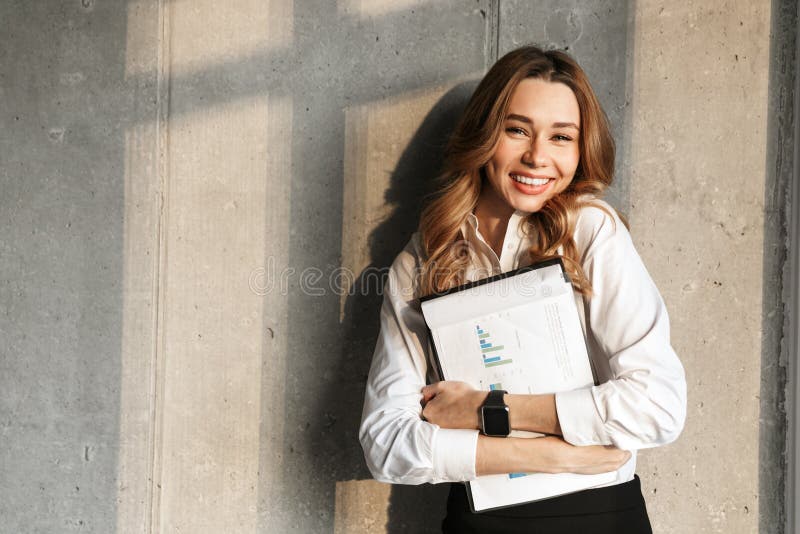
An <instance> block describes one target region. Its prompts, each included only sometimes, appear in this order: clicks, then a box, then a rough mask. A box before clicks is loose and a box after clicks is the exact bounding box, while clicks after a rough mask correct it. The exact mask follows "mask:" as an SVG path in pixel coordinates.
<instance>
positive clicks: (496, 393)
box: [483, 389, 508, 406]
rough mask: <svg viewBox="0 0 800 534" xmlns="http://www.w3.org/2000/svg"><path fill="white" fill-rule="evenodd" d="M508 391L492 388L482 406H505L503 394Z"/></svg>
mask: <svg viewBox="0 0 800 534" xmlns="http://www.w3.org/2000/svg"><path fill="white" fill-rule="evenodd" d="M506 393H508V392H507V391H506V390H504V389H493V390H491V391H490V392H489V394H488V395H486V400H484V401H483V406H505V405H506V403H505V402H503V395H505V394H506Z"/></svg>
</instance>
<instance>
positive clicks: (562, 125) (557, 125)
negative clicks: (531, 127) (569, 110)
mask: <svg viewBox="0 0 800 534" xmlns="http://www.w3.org/2000/svg"><path fill="white" fill-rule="evenodd" d="M506 119H508V120H515V121H519V122H524V123H525V124H533V121H532V120H531V119H529V118H528V117H526V116H525V115H517V114H516V113H512V114H510V115H509V116H508V117H506ZM552 128H574V129H576V130H578V131H580V128H578V125H577V124H575V123H574V122H554V123H553V124H552Z"/></svg>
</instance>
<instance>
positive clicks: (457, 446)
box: [360, 47, 686, 533]
mask: <svg viewBox="0 0 800 534" xmlns="http://www.w3.org/2000/svg"><path fill="white" fill-rule="evenodd" d="M613 168H614V145H613V140H612V138H611V135H610V133H609V129H608V125H607V120H606V117H605V114H604V113H603V111H602V109H601V108H600V105H599V103H598V101H597V98H596V97H595V95H594V93H593V91H592V89H591V87H590V85H589V82H588V79H587V77H586V75H585V74H584V72H583V71H582V70H581V68H580V67H579V66H578V65H577V63H575V61H574V60H573V59H572V58H570V57H569V56H568V55H567V54H564V53H562V52H558V51H542V50H540V49H538V48H536V47H523V48H520V49H517V50H514V51H512V52H510V53H509V54H507V55H506V56H504V57H503V58H502V59H500V60H499V61H498V62H497V63H496V64H495V65H494V66H493V67H492V69H491V70H490V71H489V72H488V73H487V74H486V76H485V77H484V79H483V80H482V81H481V83H480V84H479V86H478V88H477V89H476V91H475V93H474V94H473V96H472V98H471V100H470V102H469V104H468V105H467V108H466V110H465V112H464V116H463V118H462V120H461V122H460V123H459V124H458V126H457V128H456V129H455V131H454V133H453V135H452V138H451V141H450V144H449V145H448V149H447V153H446V168H445V172H444V174H443V178H442V181H441V184H440V187H439V188H438V192H437V194H436V195H435V196H434V197H433V199H432V200H431V201H430V202H429V204H428V205H427V206H426V208H425V210H424V211H423V214H422V217H421V220H420V226H419V231H418V232H417V233H415V234H414V236H413V237H412V239H411V241H410V242H409V243H408V245H407V246H406V247H405V249H404V250H403V252H401V253H400V255H399V256H398V257H397V259H396V260H395V261H394V263H393V264H392V267H391V269H390V272H389V276H388V279H387V283H386V286H385V293H384V301H383V306H382V308H381V332H380V335H379V338H378V343H377V346H376V348H375V354H374V357H373V362H372V367H371V369H370V374H369V378H368V382H367V391H366V398H365V403H364V412H363V418H362V425H361V431H360V438H361V443H362V446H363V448H364V451H365V456H366V459H367V464H368V466H369V468H370V470H371V472H372V473H373V476H375V478H376V479H378V480H381V481H385V482H393V483H403V484H420V483H423V482H432V483H438V482H460V481H468V480H471V479H474V478H475V477H476V476H480V475H486V474H498V473H511V472H549V473H557V472H574V473H600V472H607V471H613V470H618V477H617V482H615V483H614V484H613V485H610V486H608V487H603V488H597V489H591V490H586V491H582V492H579V493H575V494H571V495H566V496H562V497H556V498H553V499H547V500H544V501H539V502H535V503H530V504H525V505H520V506H516V507H512V508H508V509H502V510H497V511H494V512H491V511H490V512H485V513H478V514H474V513H471V512H470V511H469V508H468V505H467V501H466V494H465V490H464V488H463V485H461V484H453V485H452V487H451V492H450V498H449V500H448V512H447V517H446V518H445V521H444V523H443V528H444V531H445V532H538V531H539V530H537V529H542V531H546V532H574V531H576V530H577V529H578V528H581V527H584V528H586V529H587V532H634V533H638V532H651V529H650V523H649V520H648V517H647V511H646V508H645V505H644V500H643V498H642V494H641V490H640V487H639V479H638V477H636V476H635V474H634V470H635V462H636V453H635V451H636V450H637V449H642V448H647V447H655V446H658V445H663V444H665V443H669V442H671V441H673V440H674V439H675V438H676V437H677V436H678V434H679V433H680V431H681V429H682V428H683V422H684V418H685V413H686V384H685V378H684V374H683V368H682V366H681V364H680V362H679V360H678V358H677V356H676V355H675V353H674V351H673V350H672V348H671V346H670V342H669V323H668V317H667V312H666V309H665V307H664V303H663V301H662V299H661V296H660V295H659V293H658V290H657V289H656V287H655V285H654V284H653V282H652V280H651V278H650V277H649V275H648V274H647V271H646V270H645V268H644V266H643V264H642V262H641V260H640V258H639V256H638V254H637V253H636V251H635V249H634V247H633V243H632V242H631V238H630V235H629V234H628V232H627V229H626V227H625V225H624V224H623V223H622V221H621V220H620V218H619V216H618V215H617V214H616V212H615V211H614V210H613V208H611V207H610V206H609V205H608V204H606V203H605V202H603V201H602V200H600V197H601V195H602V194H603V192H604V190H605V189H606V188H607V187H608V186H609V185H610V183H611V180H612V174H613ZM553 256H560V257H562V259H563V261H564V263H565V266H566V268H567V270H568V271H569V273H570V275H571V278H572V280H573V286H574V290H575V292H576V294H578V295H579V298H578V301H579V302H581V303H582V305H583V308H584V310H583V312H584V315H585V324H584V326H585V333H586V341H587V346H588V347H589V353H590V357H591V358H592V362H593V366H594V368H595V372H596V374H597V377H596V378H597V380H598V382H599V385H598V386H594V387H587V388H584V389H580V390H575V391H568V392H563V393H557V394H555V395H508V394H506V395H504V396H503V400H504V402H505V404H506V405H507V406H508V407H509V416H508V418H509V423H510V426H511V427H512V428H513V429H517V430H530V431H536V432H542V433H546V434H549V435H550V436H548V437H546V438H539V439H519V438H508V437H507V438H502V437H489V436H486V435H483V434H480V433H479V432H478V429H479V428H480V426H479V421H478V415H477V414H478V411H479V409H480V406H481V405H482V404H483V402H484V401H485V400H486V398H487V394H488V392H487V391H477V390H474V389H472V388H471V387H470V386H468V385H466V384H463V383H459V382H447V381H438V377H437V376H435V369H434V366H433V365H431V360H430V348H429V341H428V339H427V332H426V327H425V321H424V319H423V317H422V315H421V313H420V309H419V304H418V300H417V299H418V298H419V297H420V296H422V295H427V294H431V293H434V292H439V291H443V290H446V289H448V288H451V287H454V286H456V285H459V284H462V283H465V282H468V281H472V280H476V279H480V278H484V277H486V276H491V275H495V274H499V273H501V272H506V271H508V270H511V269H515V268H518V267H521V266H524V265H527V264H530V263H534V262H536V261H540V260H543V259H545V258H550V257H553ZM426 383H427V384H429V385H427V386H426Z"/></svg>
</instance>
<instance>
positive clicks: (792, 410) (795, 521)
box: [784, 11, 800, 534]
mask: <svg viewBox="0 0 800 534" xmlns="http://www.w3.org/2000/svg"><path fill="white" fill-rule="evenodd" d="M798 15H799V14H798V13H797V11H795V13H794V18H795V21H794V28H793V29H794V39H795V57H794V62H793V63H792V66H793V69H794V72H793V75H794V95H793V96H794V98H793V101H792V108H793V109H792V115H793V116H792V118H793V127H794V139H793V160H794V161H793V165H792V176H791V181H790V183H789V189H790V194H789V195H788V196H789V202H790V204H789V206H788V207H787V210H788V212H789V214H790V215H789V217H788V223H789V226H788V228H786V248H787V249H788V254H787V256H788V258H787V261H788V262H789V272H788V273H787V276H788V278H789V282H788V286H789V287H788V291H786V293H785V296H786V297H787V298H785V300H784V314H785V315H786V318H785V320H784V343H785V345H786V346H787V347H788V355H787V356H788V358H787V365H788V367H789V370H790V372H789V373H787V381H786V382H787V383H786V393H785V395H786V400H787V402H786V406H787V412H788V413H787V418H786V419H787V429H786V467H787V469H786V471H787V472H786V483H785V486H786V487H785V492H786V493H785V504H784V508H785V512H784V513H785V515H786V525H785V529H786V534H800V514H798V511H797V506H798V504H800V499H798V488H800V469H798V459H800V440H798V437H800V435H799V434H798V429H797V426H798V422H800V344H799V343H798V335H800V317H798V311H800V250H799V247H798V233H800V158H798V152H800V113H798V110H800V16H798Z"/></svg>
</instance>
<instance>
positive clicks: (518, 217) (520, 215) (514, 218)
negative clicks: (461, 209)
mask: <svg viewBox="0 0 800 534" xmlns="http://www.w3.org/2000/svg"><path fill="white" fill-rule="evenodd" d="M528 215H530V213H529V212H527V211H522V210H514V213H512V214H511V217H510V218H509V219H508V224H509V225H516V227H517V229H518V232H520V236H521V235H522V233H521V232H522V228H520V222H521V221H522V220H523V219H524V218H525V217H527V216H528ZM465 225H468V226H469V228H470V229H471V230H472V232H474V233H477V232H478V217H476V216H475V213H474V212H469V213H468V214H467V220H466V223H465ZM462 228H463V226H462ZM464 236H465V237H466V234H464Z"/></svg>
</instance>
